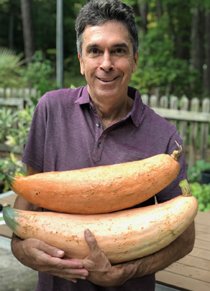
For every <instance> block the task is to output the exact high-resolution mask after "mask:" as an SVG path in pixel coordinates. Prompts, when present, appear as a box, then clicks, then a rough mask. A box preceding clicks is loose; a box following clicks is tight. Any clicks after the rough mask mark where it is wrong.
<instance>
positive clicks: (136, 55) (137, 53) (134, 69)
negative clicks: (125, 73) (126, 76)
mask: <svg viewBox="0 0 210 291" xmlns="http://www.w3.org/2000/svg"><path fill="white" fill-rule="evenodd" d="M138 57H139V52H136V54H135V57H134V62H133V68H132V73H135V72H136V70H137V66H138Z"/></svg>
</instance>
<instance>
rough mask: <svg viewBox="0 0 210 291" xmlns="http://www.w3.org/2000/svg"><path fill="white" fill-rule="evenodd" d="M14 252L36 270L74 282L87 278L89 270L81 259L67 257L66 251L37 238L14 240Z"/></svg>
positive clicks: (26, 264)
mask: <svg viewBox="0 0 210 291" xmlns="http://www.w3.org/2000/svg"><path fill="white" fill-rule="evenodd" d="M12 248H13V253H15V254H17V259H18V260H19V261H20V262H21V263H22V264H24V265H25V266H28V267H30V268H32V269H34V270H36V271H40V272H43V273H48V274H51V275H54V276H57V277H60V278H64V279H67V280H69V281H72V282H74V283H76V282H77V279H86V277H87V276H88V271H87V270H86V269H84V267H83V264H82V262H81V260H80V261H79V260H75V259H66V258H64V255H65V254H64V252H63V251H61V250H59V249H57V248H55V247H52V246H50V245H48V244H46V243H44V242H42V241H40V240H37V239H26V240H20V239H19V238H17V237H16V239H15V240H14V241H13V245H12Z"/></svg>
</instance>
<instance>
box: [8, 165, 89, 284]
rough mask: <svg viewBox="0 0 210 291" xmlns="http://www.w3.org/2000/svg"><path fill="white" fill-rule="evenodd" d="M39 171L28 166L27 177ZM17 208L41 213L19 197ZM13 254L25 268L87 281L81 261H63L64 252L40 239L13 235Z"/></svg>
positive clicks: (74, 280)
mask: <svg viewBox="0 0 210 291" xmlns="http://www.w3.org/2000/svg"><path fill="white" fill-rule="evenodd" d="M37 173H38V171H36V170H35V169H33V168H31V167H29V166H27V175H33V174H37ZM14 207H15V208H17V209H22V210H31V211H40V210H41V209H40V208H39V207H37V206H35V205H33V204H31V203H29V202H28V201H26V200H25V199H23V198H21V197H19V196H18V197H17V199H16V201H15V205H14ZM11 247H12V252H13V254H14V256H15V257H16V258H17V259H18V260H19V261H20V262H21V263H22V264H24V265H25V266H27V267H29V268H31V269H34V270H36V271H40V272H43V273H49V274H51V275H54V276H58V277H61V278H65V279H67V280H70V281H73V282H76V281H77V279H86V276H87V275H88V271H87V270H85V269H84V268H83V264H82V262H81V261H77V260H70V259H63V257H64V255H65V254H64V252H63V251H62V250H59V249H57V248H55V247H52V246H50V245H48V244H46V243H44V242H43V241H40V240H38V239H33V238H32V239H26V240H22V239H20V238H19V237H17V236H16V235H15V234H13V237H12V244H11Z"/></svg>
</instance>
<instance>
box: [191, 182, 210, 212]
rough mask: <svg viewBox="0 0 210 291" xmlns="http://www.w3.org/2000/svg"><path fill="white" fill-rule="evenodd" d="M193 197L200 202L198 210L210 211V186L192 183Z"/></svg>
mask: <svg viewBox="0 0 210 291" xmlns="http://www.w3.org/2000/svg"><path fill="white" fill-rule="evenodd" d="M190 188H191V191H192V195H193V196H195V198H196V199H197V200H198V205H199V206H198V210H199V211H204V212H207V211H209V210H210V184H208V185H206V184H203V185H201V184H199V183H198V182H194V183H190Z"/></svg>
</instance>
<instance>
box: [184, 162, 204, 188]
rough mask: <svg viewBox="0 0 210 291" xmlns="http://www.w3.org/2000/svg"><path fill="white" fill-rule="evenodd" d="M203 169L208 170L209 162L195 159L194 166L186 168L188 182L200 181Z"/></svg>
mask: <svg viewBox="0 0 210 291" xmlns="http://www.w3.org/2000/svg"><path fill="white" fill-rule="evenodd" d="M205 171H210V163H206V162H205V161H204V160H199V161H197V162H196V163H195V166H194V167H192V168H190V169H188V170H187V176H188V180H189V182H192V183H193V182H200V177H201V172H205Z"/></svg>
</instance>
